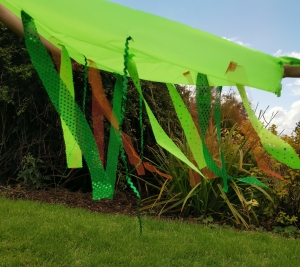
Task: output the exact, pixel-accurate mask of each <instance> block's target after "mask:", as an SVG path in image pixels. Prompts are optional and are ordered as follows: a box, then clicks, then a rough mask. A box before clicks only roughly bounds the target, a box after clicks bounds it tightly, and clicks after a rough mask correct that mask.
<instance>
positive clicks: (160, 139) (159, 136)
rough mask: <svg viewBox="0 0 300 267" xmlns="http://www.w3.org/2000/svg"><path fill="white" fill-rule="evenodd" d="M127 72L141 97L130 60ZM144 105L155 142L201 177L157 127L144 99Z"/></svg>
mask: <svg viewBox="0 0 300 267" xmlns="http://www.w3.org/2000/svg"><path fill="white" fill-rule="evenodd" d="M128 72H129V74H130V77H131V78H132V81H133V82H134V85H135V87H136V89H137V90H138V92H139V94H140V95H141V96H143V92H142V87H141V83H140V79H139V75H138V72H137V67H136V63H135V61H134V60H133V59H132V58H130V59H129V61H128ZM144 104H145V107H146V112H147V115H148V118H149V121H150V124H151V127H152V130H153V134H154V137H155V140H156V142H157V143H158V144H159V145H160V146H161V147H163V148H164V149H166V150H167V151H169V152H170V153H171V154H173V155H174V156H175V157H177V158H178V159H180V160H181V161H183V162H184V163H185V164H187V165H188V166H189V167H190V168H192V169H193V170H194V171H196V172H198V173H199V174H201V175H202V176H203V174H202V173H201V172H200V171H199V169H198V168H197V167H196V166H195V165H194V164H193V163H192V162H190V161H189V160H188V158H187V157H186V156H185V155H184V154H183V153H182V151H181V150H180V149H179V148H178V147H177V146H176V145H175V144H174V142H173V141H172V139H171V138H170V137H169V136H168V135H167V134H166V133H165V131H164V130H163V129H162V127H161V126H160V125H159V123H158V121H157V119H156V118H155V116H154V114H153V112H152V110H151V109H150V107H149V105H148V104H147V102H146V100H145V99H144Z"/></svg>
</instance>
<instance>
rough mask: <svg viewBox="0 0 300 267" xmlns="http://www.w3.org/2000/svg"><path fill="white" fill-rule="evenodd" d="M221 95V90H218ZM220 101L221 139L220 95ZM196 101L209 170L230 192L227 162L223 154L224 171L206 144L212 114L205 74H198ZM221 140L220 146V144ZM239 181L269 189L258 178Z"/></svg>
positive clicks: (218, 128) (204, 152) (249, 177)
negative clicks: (221, 180)
mask: <svg viewBox="0 0 300 267" xmlns="http://www.w3.org/2000/svg"><path fill="white" fill-rule="evenodd" d="M218 90H219V93H220V88H219V89H218ZM218 97H219V99H217V101H216V105H217V106H216V107H215V112H217V114H216V115H215V119H216V127H217V131H218V137H219V138H220V137H221V136H220V132H219V131H220V118H221V114H220V107H219V105H220V95H219V96H218ZM196 100H197V107H198V117H199V124H200V129H201V137H202V145H203V154H204V158H205V161H206V164H207V166H208V168H209V169H210V170H211V171H212V172H213V173H214V174H216V175H218V176H219V177H221V178H222V179H223V191H224V192H227V191H228V180H230V179H233V177H232V176H230V175H229V174H227V173H226V169H225V161H224V156H223V154H222V152H221V153H220V154H221V161H222V169H221V168H220V167H219V166H218V165H217V164H216V163H215V161H214V159H213V157H212V156H211V154H210V152H209V149H208V147H207V146H206V144H205V141H204V140H205V135H206V130H207V126H208V121H209V118H210V113H211V89H210V86H209V83H208V80H207V77H206V75H204V74H200V73H199V74H198V76H197V82H196ZM220 140H221V139H219V144H220ZM237 180H239V181H241V182H245V183H248V184H255V185H259V186H261V187H267V186H266V185H265V184H263V183H262V182H260V181H259V180H258V179H257V178H255V177H252V176H248V177H244V178H237Z"/></svg>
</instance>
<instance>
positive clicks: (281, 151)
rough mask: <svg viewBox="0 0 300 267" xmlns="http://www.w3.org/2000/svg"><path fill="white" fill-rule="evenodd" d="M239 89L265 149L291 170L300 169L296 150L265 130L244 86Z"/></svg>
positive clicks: (239, 86) (238, 86)
mask: <svg viewBox="0 0 300 267" xmlns="http://www.w3.org/2000/svg"><path fill="white" fill-rule="evenodd" d="M237 88H238V90H239V93H240V95H241V98H242V101H243V103H244V107H245V109H246V111H247V113H248V116H249V120H250V122H251V123H252V125H253V128H254V130H255V131H256V132H257V134H258V136H259V138H260V140H261V143H262V145H263V147H264V149H265V150H266V151H267V152H268V153H269V154H271V155H272V156H273V157H274V158H275V159H277V160H278V161H280V162H282V163H284V164H286V165H287V166H289V167H291V168H294V169H300V158H299V157H298V155H297V153H296V152H295V151H294V149H293V148H292V147H291V146H290V145H289V144H288V143H286V142H285V141H284V140H282V139H280V138H279V137H278V136H276V135H274V134H272V133H271V132H269V131H268V130H267V129H266V128H264V125H263V124H262V123H261V122H260V121H259V120H258V119H257V117H256V116H255V113H254V111H253V110H252V108H251V106H250V104H249V101H248V98H247V95H246V91H245V88H244V86H242V85H237Z"/></svg>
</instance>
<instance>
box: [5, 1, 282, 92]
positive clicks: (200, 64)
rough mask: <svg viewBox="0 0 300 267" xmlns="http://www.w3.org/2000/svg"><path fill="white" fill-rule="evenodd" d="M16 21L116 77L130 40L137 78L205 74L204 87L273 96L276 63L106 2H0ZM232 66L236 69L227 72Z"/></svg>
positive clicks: (180, 80) (172, 79)
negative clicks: (32, 25)
mask: <svg viewBox="0 0 300 267" xmlns="http://www.w3.org/2000/svg"><path fill="white" fill-rule="evenodd" d="M0 3H2V4H3V5H4V6H5V7H7V8H8V9H9V10H11V11H12V12H13V13H14V14H15V15H16V16H18V17H20V11H21V10H22V9H23V10H24V11H26V12H27V13H28V14H29V15H30V16H31V17H33V18H34V19H35V21H36V25H37V28H38V31H39V33H40V34H41V35H42V36H43V37H44V38H45V39H47V40H49V41H50V42H51V43H53V44H54V45H55V46H57V47H59V44H61V45H64V46H65V47H67V48H68V51H69V53H70V57H71V58H73V59H75V60H76V61H77V62H79V63H81V64H84V58H83V56H82V55H85V56H86V57H87V58H88V59H90V60H92V61H93V62H95V63H96V64H97V66H98V68H99V69H102V70H106V71H110V72H116V73H119V74H122V67H123V57H122V55H123V49H124V40H125V39H126V37H127V36H131V37H132V38H133V40H134V42H132V45H131V52H132V53H133V54H135V56H136V57H135V61H136V64H137V65H138V66H139V76H140V78H141V79H145V80H150V81H159V82H164V83H172V84H186V83H187V80H186V78H185V77H184V75H183V73H186V72H187V71H190V73H191V75H192V77H193V80H194V81H195V80H196V77H197V73H205V74H206V75H207V76H208V81H209V83H210V85H235V84H236V83H238V84H244V85H247V86H251V87H254V88H259V89H262V90H266V91H269V92H279V91H280V89H281V84H280V82H281V79H282V74H283V67H282V63H281V60H280V59H278V58H275V57H273V56H271V55H267V54H264V53H262V52H259V51H256V50H254V49H250V48H247V47H244V46H241V45H238V44H236V43H233V42H230V41H228V40H225V39H223V38H221V37H217V36H214V35H212V34H209V33H206V32H203V31H201V30H198V29H195V28H192V27H190V26H186V25H183V24H181V23H178V22H174V21H171V20H168V19H165V18H161V17H159V16H155V15H152V14H148V13H145V12H142V11H138V10H134V9H131V8H128V7H124V6H121V5H118V4H115V3H111V2H108V1H106V0H89V1H86V0H76V4H74V3H75V2H74V0H63V1H62V0H51V1H50V0H0ZM231 62H233V63H234V64H236V68H235V69H234V70H232V71H228V68H229V66H230V64H231Z"/></svg>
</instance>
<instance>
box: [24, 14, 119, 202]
mask: <svg viewBox="0 0 300 267" xmlns="http://www.w3.org/2000/svg"><path fill="white" fill-rule="evenodd" d="M21 14H22V21H23V27H24V35H25V44H26V48H27V50H28V53H29V55H30V58H31V60H32V63H33V66H34V67H35V68H36V70H37V73H38V74H39V77H40V79H41V80H42V82H43V85H44V87H45V88H46V91H47V93H48V95H49V97H50V99H51V101H52V103H53V105H54V107H55V108H56V110H57V111H58V113H59V115H60V117H61V118H62V119H63V121H64V122H65V123H66V125H67V127H68V128H69V129H70V131H71V133H72V135H73V136H74V137H75V139H76V141H77V142H78V144H79V146H80V148H81V150H82V154H83V156H84V157H85V160H86V163H87V165H88V168H89V171H90V175H91V178H92V187H93V199H94V200H99V199H102V198H109V199H112V198H113V195H114V187H113V181H114V180H115V179H116V177H108V176H107V174H106V172H105V171H104V169H103V166H102V164H101V161H100V160H99V159H100V156H99V152H98V147H97V145H96V142H95V139H94V136H93V133H92V131H91V129H90V127H89V125H88V123H87V121H86V119H85V117H84V115H83V113H82V112H81V110H80V109H79V107H78V105H77V104H76V103H74V97H73V96H72V95H71V94H70V92H69V90H68V88H67V86H66V85H65V84H64V83H63V82H62V81H61V79H60V76H59V75H58V73H57V71H56V70H55V67H54V64H53V62H52V59H51V58H50V56H49V54H48V52H47V50H46V49H45V47H44V46H43V44H42V42H41V40H40V37H39V35H38V32H37V30H36V27H35V24H34V20H33V19H32V18H31V17H30V16H29V15H28V14H26V13H25V12H22V13H21ZM60 98H64V103H65V104H66V105H64V106H61V105H60V104H59V102H60ZM73 103H74V112H75V116H74V115H72V116H71V115H70V113H69V110H70V107H71V105H73ZM74 118H75V122H74Z"/></svg>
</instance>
